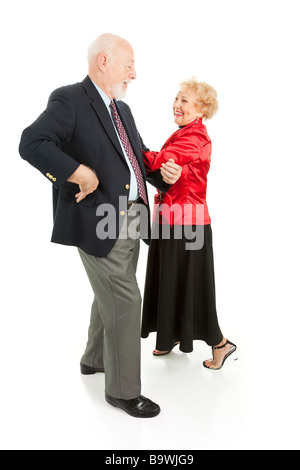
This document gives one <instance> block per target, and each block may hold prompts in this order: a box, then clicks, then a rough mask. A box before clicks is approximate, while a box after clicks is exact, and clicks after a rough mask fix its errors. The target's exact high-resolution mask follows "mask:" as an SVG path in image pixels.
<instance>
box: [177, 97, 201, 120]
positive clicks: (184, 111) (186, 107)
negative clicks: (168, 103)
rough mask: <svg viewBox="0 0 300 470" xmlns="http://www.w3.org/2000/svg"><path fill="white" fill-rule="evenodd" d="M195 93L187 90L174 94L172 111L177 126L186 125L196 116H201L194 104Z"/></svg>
mask: <svg viewBox="0 0 300 470" xmlns="http://www.w3.org/2000/svg"><path fill="white" fill-rule="evenodd" d="M195 101H196V100H195V95H194V93H192V92H191V91H189V90H185V91H184V92H182V91H179V92H178V94H177V95H176V98H175V101H174V104H173V112H174V117H175V122H176V124H177V125H178V126H186V125H187V124H190V123H191V122H193V121H194V120H195V119H196V118H197V117H202V114H201V112H199V110H198V108H197V107H196V104H195Z"/></svg>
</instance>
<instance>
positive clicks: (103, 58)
mask: <svg viewBox="0 0 300 470" xmlns="http://www.w3.org/2000/svg"><path fill="white" fill-rule="evenodd" d="M97 64H98V67H99V69H100V70H101V71H102V72H105V71H106V69H107V64H108V56H107V55H106V54H104V53H102V52H101V53H100V54H99V55H98V57H97Z"/></svg>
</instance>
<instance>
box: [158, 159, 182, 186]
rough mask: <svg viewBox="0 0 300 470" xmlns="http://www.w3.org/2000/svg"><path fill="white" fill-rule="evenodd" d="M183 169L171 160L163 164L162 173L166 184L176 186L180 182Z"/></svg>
mask: <svg viewBox="0 0 300 470" xmlns="http://www.w3.org/2000/svg"><path fill="white" fill-rule="evenodd" d="M181 171H182V168H181V166H179V165H177V164H176V163H175V162H174V160H173V159H170V160H169V161H168V162H167V163H162V166H161V169H160V172H161V175H162V177H163V180H164V181H165V183H168V184H174V183H176V181H178V180H179V178H180V176H181Z"/></svg>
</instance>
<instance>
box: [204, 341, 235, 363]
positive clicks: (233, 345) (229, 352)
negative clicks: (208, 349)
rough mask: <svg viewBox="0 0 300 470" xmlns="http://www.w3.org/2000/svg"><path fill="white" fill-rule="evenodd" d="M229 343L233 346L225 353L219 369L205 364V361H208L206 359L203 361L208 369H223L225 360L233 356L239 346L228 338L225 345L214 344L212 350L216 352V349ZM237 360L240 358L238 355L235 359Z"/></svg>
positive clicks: (222, 347)
mask: <svg viewBox="0 0 300 470" xmlns="http://www.w3.org/2000/svg"><path fill="white" fill-rule="evenodd" d="M227 344H230V346H231V348H230V350H229V351H228V353H227V354H226V355H225V357H224V359H223V362H222V364H221V366H220V367H218V368H217V369H213V368H212V367H208V366H207V365H206V364H205V362H206V361H205V362H203V366H204V367H205V368H206V369H209V370H221V369H222V367H223V366H224V364H225V361H226V360H227V359H228V358H229V357H230V356H231V354H233V353H234V352H236V350H237V346H236V345H235V344H233V343H231V342H230V341H228V340H227V341H226V343H225V344H223V346H213V348H212V351H213V352H214V350H216V349H224V348H225V346H227ZM237 360H238V357H237V356H236V358H235V361H237ZM213 361H214V359H213Z"/></svg>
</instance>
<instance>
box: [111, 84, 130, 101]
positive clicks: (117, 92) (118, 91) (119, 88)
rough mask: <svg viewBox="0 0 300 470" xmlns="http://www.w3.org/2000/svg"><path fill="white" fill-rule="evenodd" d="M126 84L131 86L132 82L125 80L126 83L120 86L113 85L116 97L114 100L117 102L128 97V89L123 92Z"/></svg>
mask: <svg viewBox="0 0 300 470" xmlns="http://www.w3.org/2000/svg"><path fill="white" fill-rule="evenodd" d="M124 83H127V85H129V83H130V81H129V80H125V81H124V82H122V83H120V84H119V85H113V86H112V92H113V96H114V99H115V100H117V101H119V100H122V99H123V98H125V96H126V92H127V89H125V90H123V85H124Z"/></svg>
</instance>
